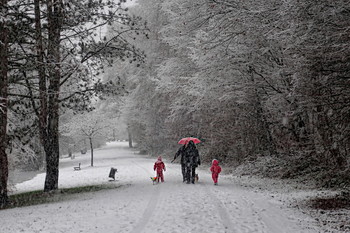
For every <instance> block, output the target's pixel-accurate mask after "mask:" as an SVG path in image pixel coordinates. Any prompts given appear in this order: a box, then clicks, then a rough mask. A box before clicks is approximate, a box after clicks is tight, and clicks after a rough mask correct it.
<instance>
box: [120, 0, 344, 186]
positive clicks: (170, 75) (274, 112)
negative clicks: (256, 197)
mask: <svg viewBox="0 0 350 233" xmlns="http://www.w3.org/2000/svg"><path fill="white" fill-rule="evenodd" d="M138 3H139V6H137V7H136V9H133V10H134V12H135V14H139V15H142V16H144V17H145V19H146V20H147V21H148V26H149V27H150V31H151V34H150V39H149V40H148V41H146V42H145V41H138V42H137V44H138V45H139V46H140V47H141V48H143V49H144V50H145V51H146V54H147V55H148V60H147V63H146V65H144V66H143V67H142V70H140V71H139V73H134V74H133V75H132V76H133V78H132V79H131V82H130V86H131V87H132V88H133V89H132V90H133V91H132V92H131V94H130V95H129V96H128V97H127V99H128V109H127V111H125V114H126V115H127V119H128V122H129V125H131V127H132V131H133V136H134V140H136V141H137V142H138V145H139V146H140V147H141V148H143V150H144V151H147V152H148V153H153V154H162V153H165V154H167V155H168V156H169V157H171V156H173V154H174V152H175V151H176V148H177V145H176V142H177V141H178V140H179V139H180V138H181V137H184V136H195V137H199V138H200V139H201V140H202V141H203V143H201V145H200V151H201V152H202V156H203V159H204V160H206V161H211V160H212V159H213V158H217V159H220V160H222V161H224V163H225V164H226V165H227V166H228V167H232V169H234V167H235V166H236V165H239V164H244V163H248V162H249V163H253V164H254V165H255V166H257V167H256V168H255V170H259V172H264V174H265V175H268V176H279V177H283V178H293V177H297V176H307V175H310V176H309V178H310V177H313V178H317V179H318V180H319V181H322V183H320V185H326V186H334V185H336V186H342V187H349V186H348V185H349V162H350V161H349V159H350V158H349V149H350V147H349V146H350V143H349V139H350V137H349V136H350V135H349V114H350V111H349V110H350V109H349V103H350V102H349V97H350V76H349V75H350V69H349V68H350V60H349V55H350V50H349V41H350V40H349V39H350V38H349V35H350V34H349V27H350V4H349V2H347V1H330V0H329V1H328V0H326V1H318V2H315V1H294V0H290V1H273V0H269V1H234V0H229V1H227V0H198V1H185V0H163V1H142V0H140V1H138ZM144 12H147V13H146V14H145V13H144Z"/></svg>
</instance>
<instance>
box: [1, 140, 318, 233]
mask: <svg viewBox="0 0 350 233" xmlns="http://www.w3.org/2000/svg"><path fill="white" fill-rule="evenodd" d="M154 161H155V159H154V158H148V157H147V156H141V155H138V154H134V152H132V151H131V150H129V149H128V148H127V143H123V142H119V143H110V144H108V145H107V146H106V147H104V148H102V149H100V150H96V151H95V161H94V165H95V166H94V167H90V157H89V154H86V155H85V156H83V155H81V156H77V157H76V159H74V160H71V159H62V160H61V162H60V178H59V188H67V187H74V186H82V185H91V184H98V185H101V184H109V185H111V184H112V185H113V184H115V185H116V186H120V185H121V186H122V187H121V188H118V189H111V190H102V191H99V192H93V193H86V194H82V195H81V196H80V198H79V199H73V200H67V201H63V202H58V203H50V204H43V205H37V206H30V207H23V208H15V209H9V210H3V211H0V226H1V229H0V232H4V233H7V232H133V233H139V232H146V233H147V232H237V233H241V232H242V233H243V232H247V233H249V232H264V233H265V232H266V233H283V232H285V233H288V232H293V233H294V232H322V231H321V230H320V229H318V228H317V227H316V225H315V221H314V220H313V219H311V218H310V217H308V216H307V215H304V214H302V213H300V212H298V211H297V210H296V209H293V208H287V207H286V206H285V205H284V203H283V201H281V200H277V199H276V198H275V197H274V196H273V195H271V194H269V193H267V192H264V193H260V192H258V191H256V190H255V191H254V190H249V189H245V188H242V187H240V186H239V185H237V184H236V183H235V182H234V181H233V180H232V179H229V176H227V177H225V176H221V177H220V179H219V186H214V185H213V184H212V181H211V177H210V174H209V172H208V169H207V168H204V167H202V168H201V169H200V170H199V175H200V180H199V183H197V184H195V185H192V184H189V185H188V184H183V183H182V178H181V174H180V167H179V165H178V164H170V163H169V162H168V161H166V160H165V164H166V166H167V172H165V180H166V182H165V183H162V184H159V185H152V182H151V180H150V178H149V177H150V176H152V175H153V174H154V173H153V163H154ZM79 162H80V163H81V164H82V170H80V171H74V170H73V167H74V166H76V165H77V164H78V163H79ZM110 167H116V168H118V173H117V175H116V178H117V181H115V182H114V181H113V182H110V181H109V179H108V173H109V169H110ZM44 179H45V174H39V175H37V176H36V177H35V178H34V179H32V180H29V181H26V182H23V183H21V184H18V185H16V187H15V190H14V192H16V193H17V192H24V191H29V190H40V189H42V188H43V184H44Z"/></svg>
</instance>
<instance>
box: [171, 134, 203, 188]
mask: <svg viewBox="0 0 350 233" xmlns="http://www.w3.org/2000/svg"><path fill="white" fill-rule="evenodd" d="M189 142H191V146H189V147H188V145H189ZM178 143H179V144H183V146H182V147H180V148H179V150H178V151H177V152H176V154H175V156H174V159H173V160H172V161H171V162H174V161H175V159H176V158H177V157H178V156H181V171H182V179H183V182H185V181H187V183H190V182H191V172H192V181H193V183H194V177H195V169H196V167H197V166H198V165H200V158H199V153H198V150H197V148H196V146H195V143H200V140H199V139H198V138H193V137H187V138H182V139H181V140H180V141H179V142H178ZM193 155H194V157H193V158H195V159H192V158H191V157H192V156H193ZM193 162H195V163H193ZM193 164H196V166H195V167H194V169H193Z"/></svg>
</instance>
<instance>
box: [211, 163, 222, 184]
mask: <svg viewBox="0 0 350 233" xmlns="http://www.w3.org/2000/svg"><path fill="white" fill-rule="evenodd" d="M210 171H211V177H212V178H213V181H214V185H218V179H219V173H220V172H221V167H220V166H219V161H218V160H216V159H213V161H212V165H211V167H210Z"/></svg>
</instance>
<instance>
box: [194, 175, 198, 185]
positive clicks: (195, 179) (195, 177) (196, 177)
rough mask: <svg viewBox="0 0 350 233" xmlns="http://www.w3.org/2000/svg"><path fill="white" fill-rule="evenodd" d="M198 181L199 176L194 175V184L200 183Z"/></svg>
mask: <svg viewBox="0 0 350 233" xmlns="http://www.w3.org/2000/svg"><path fill="white" fill-rule="evenodd" d="M198 180H199V176H198V174H196V175H194V182H196V183H198Z"/></svg>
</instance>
